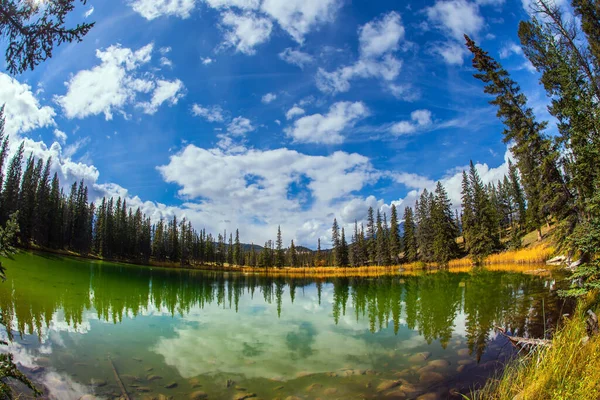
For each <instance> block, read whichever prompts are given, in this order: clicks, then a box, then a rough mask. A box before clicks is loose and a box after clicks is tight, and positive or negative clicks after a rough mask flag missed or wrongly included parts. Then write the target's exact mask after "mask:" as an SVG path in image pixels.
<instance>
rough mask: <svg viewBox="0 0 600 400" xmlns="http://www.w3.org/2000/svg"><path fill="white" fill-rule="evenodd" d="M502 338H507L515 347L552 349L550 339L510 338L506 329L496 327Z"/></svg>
mask: <svg viewBox="0 0 600 400" xmlns="http://www.w3.org/2000/svg"><path fill="white" fill-rule="evenodd" d="M495 328H496V330H498V331H499V332H500V333H501V334H502V336H504V337H506V338H507V339H508V340H510V342H511V343H512V344H513V346H515V347H519V346H521V347H535V346H543V347H551V346H552V341H551V340H548V339H530V338H524V337H519V336H510V335H508V334H507V333H506V331H505V330H504V328H500V327H499V326H496V327H495Z"/></svg>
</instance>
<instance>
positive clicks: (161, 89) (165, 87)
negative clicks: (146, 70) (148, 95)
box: [138, 79, 184, 114]
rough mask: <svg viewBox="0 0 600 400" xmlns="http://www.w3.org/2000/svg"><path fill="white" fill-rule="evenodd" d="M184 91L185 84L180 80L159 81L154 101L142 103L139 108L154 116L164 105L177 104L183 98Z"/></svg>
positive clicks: (153, 95) (153, 97)
mask: <svg viewBox="0 0 600 400" xmlns="http://www.w3.org/2000/svg"><path fill="white" fill-rule="evenodd" d="M183 89H184V87H183V82H181V81H180V80H179V79H175V80H174V81H164V80H158V81H157V82H156V87H155V89H154V93H153V94H152V99H151V100H150V101H149V102H143V103H140V104H138V106H139V107H141V108H142V109H143V110H144V112H145V113H146V114H154V113H156V112H157V111H158V108H159V107H160V106H161V105H162V104H163V103H167V104H169V105H171V106H173V105H175V104H177V102H178V101H179V99H180V98H182V97H183Z"/></svg>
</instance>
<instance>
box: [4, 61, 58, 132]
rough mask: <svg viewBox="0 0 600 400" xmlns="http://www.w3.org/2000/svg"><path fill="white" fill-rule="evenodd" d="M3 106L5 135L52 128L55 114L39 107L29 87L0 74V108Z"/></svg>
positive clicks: (51, 110) (49, 109)
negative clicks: (47, 127)
mask: <svg viewBox="0 0 600 400" xmlns="http://www.w3.org/2000/svg"><path fill="white" fill-rule="evenodd" d="M2 105H4V106H5V107H4V116H5V119H6V122H5V126H4V130H5V134H8V135H18V134H21V133H25V132H29V131H31V130H33V129H37V128H42V127H46V126H53V125H54V124H55V122H54V116H55V115H56V112H55V111H54V109H53V108H52V107H49V106H41V105H40V102H39V101H38V99H37V98H36V96H35V95H34V94H33V92H32V91H31V86H29V85H27V84H26V83H19V81H17V80H16V79H14V78H12V77H10V76H9V75H6V74H4V73H2V72H0V107H1V106H2Z"/></svg>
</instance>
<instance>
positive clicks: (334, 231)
mask: <svg viewBox="0 0 600 400" xmlns="http://www.w3.org/2000/svg"><path fill="white" fill-rule="evenodd" d="M340 244H341V243H340V227H339V226H338V223H337V219H335V218H334V219H333V226H332V227H331V245H332V246H333V248H332V253H333V265H335V266H338V267H339V266H340V261H341V246H340Z"/></svg>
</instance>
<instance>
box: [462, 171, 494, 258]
mask: <svg viewBox="0 0 600 400" xmlns="http://www.w3.org/2000/svg"><path fill="white" fill-rule="evenodd" d="M469 184H470V186H471V188H472V190H473V222H472V226H471V227H470V228H469V230H470V233H469V236H470V239H471V240H470V244H469V252H470V254H471V256H472V257H473V258H474V260H475V262H480V261H482V260H483V258H485V257H486V256H488V255H489V254H491V253H492V252H493V251H494V250H496V249H498V248H499V244H500V243H499V240H498V235H497V229H496V227H497V223H496V221H495V219H494V212H493V207H492V203H491V201H490V199H489V197H488V193H487V191H486V190H485V186H484V184H483V182H482V181H481V178H480V177H479V173H478V172H477V169H475V165H474V164H473V161H471V163H470V167H469Z"/></svg>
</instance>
